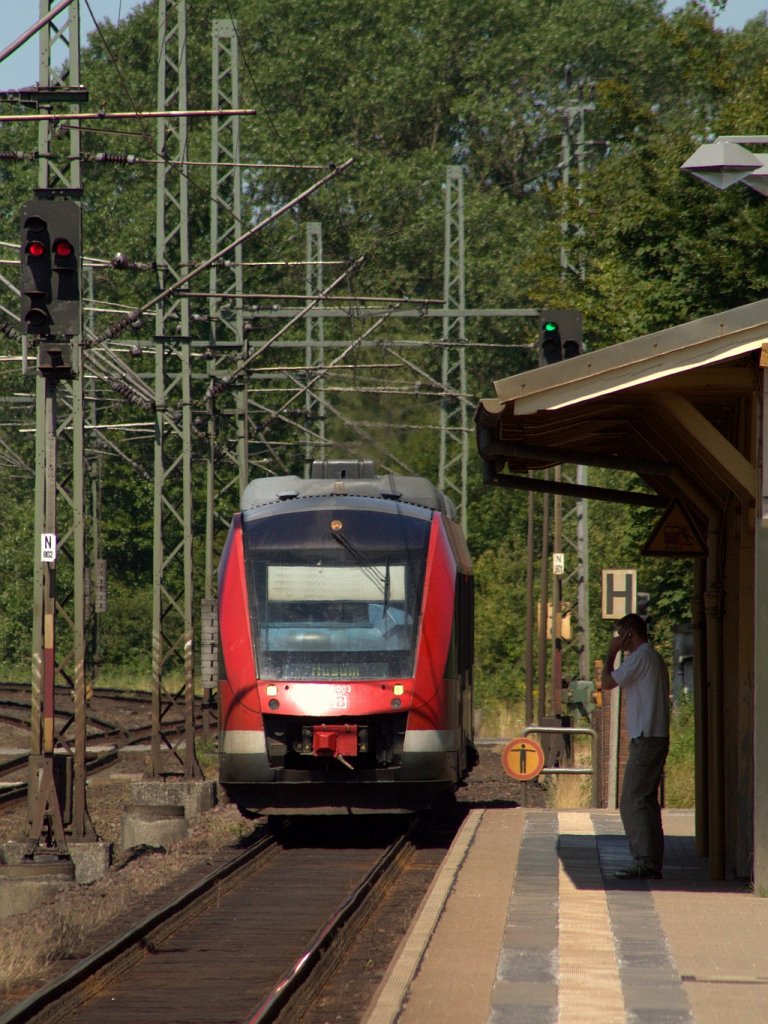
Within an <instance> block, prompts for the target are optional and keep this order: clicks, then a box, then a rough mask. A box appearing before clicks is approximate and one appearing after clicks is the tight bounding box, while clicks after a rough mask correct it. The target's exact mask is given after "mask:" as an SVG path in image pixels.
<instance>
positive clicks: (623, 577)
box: [603, 569, 637, 619]
mask: <svg viewBox="0 0 768 1024" xmlns="http://www.w3.org/2000/svg"><path fill="white" fill-rule="evenodd" d="M636 611H637V569H603V618H604V619H623V618H624V616H625V615H629V614H630V613H631V612H636Z"/></svg>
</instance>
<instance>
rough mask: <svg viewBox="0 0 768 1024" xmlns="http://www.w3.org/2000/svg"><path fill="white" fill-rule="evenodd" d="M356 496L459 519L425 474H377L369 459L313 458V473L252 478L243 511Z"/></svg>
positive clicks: (453, 508)
mask: <svg viewBox="0 0 768 1024" xmlns="http://www.w3.org/2000/svg"><path fill="white" fill-rule="evenodd" d="M340 496H345V497H346V496H353V497H361V498H378V499H381V500H382V501H393V502H403V503H405V504H408V505H418V506H420V507H421V508H428V509H432V510H433V511H435V512H442V513H443V514H444V515H446V516H447V517H448V518H449V519H454V520H455V519H456V508H455V506H454V504H453V502H452V501H451V500H450V498H447V497H446V496H445V495H444V494H443V492H442V491H440V490H438V489H437V487H435V485H434V484H432V483H430V481H429V480H427V479H426V478H425V477H421V476H400V475H399V474H397V473H382V474H380V475H378V476H377V475H375V473H374V470H373V463H372V462H369V461H368V460H357V461H333V462H332V461H328V462H313V463H312V476H311V477H310V478H309V479H307V480H305V479H302V477H299V476H271V477H264V478H262V479H259V480H251V482H250V483H249V484H248V485H247V486H246V488H245V490H244V491H243V494H242V498H241V500H240V511H241V512H247V511H248V510H249V509H253V508H258V507H260V506H263V505H271V504H277V503H283V502H289V501H291V500H293V499H296V498H329V497H340Z"/></svg>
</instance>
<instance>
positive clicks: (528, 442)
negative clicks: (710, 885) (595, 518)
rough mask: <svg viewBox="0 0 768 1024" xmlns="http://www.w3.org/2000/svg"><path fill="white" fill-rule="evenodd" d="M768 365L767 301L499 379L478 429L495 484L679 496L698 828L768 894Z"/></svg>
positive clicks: (610, 496)
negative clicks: (580, 473)
mask: <svg viewBox="0 0 768 1024" xmlns="http://www.w3.org/2000/svg"><path fill="white" fill-rule="evenodd" d="M766 367H768V300H762V301H760V302H755V303H751V304H750V305H746V306H740V307H737V308H736V309H731V310H728V311H726V312H724V313H718V314H714V315H712V316H707V317H704V318H702V319H700V320H695V321H691V322H689V323H685V324H680V325H677V326H674V327H670V328H668V329H666V330H663V331H658V332H656V333H654V334H648V335H644V336H643V337H639V338H633V339H631V340H630V341H625V342H623V343H620V344H616V345H612V346H610V347H608V348H602V349H599V350H596V351H593V352H586V353H584V354H582V355H580V356H576V357H575V358H572V359H567V360H564V361H562V362H559V363H553V364H548V365H545V366H541V367H539V368H537V369H534V370H529V371H527V372H525V373H520V374H517V375H515V376H512V377H505V378H503V379H501V380H497V381H494V390H495V395H494V397H492V398H487V399H483V400H482V401H481V402H480V404H479V406H478V408H477V411H476V415H475V422H476V432H477V433H476V436H477V449H478V453H479V455H480V457H481V459H482V461H483V470H484V480H485V482H486V483H488V484H492V485H496V486H501V487H508V488H519V489H523V490H536V491H544V492H550V493H559V494H563V495H566V496H571V497H575V498H594V499H598V500H608V501H617V502H625V503H628V504H636V505H651V506H653V505H656V506H659V507H666V506H667V505H668V504H669V503H670V502H671V501H672V500H674V501H675V502H677V503H679V504H680V505H681V506H682V507H683V508H684V509H685V511H686V514H687V515H688V516H689V517H690V519H691V521H692V522H695V523H696V524H697V525H698V526H699V527H700V532H701V535H702V536H703V537H705V538H706V552H707V553H706V556H705V557H702V558H701V559H699V562H700V565H699V567H698V569H697V571H696V572H695V573H694V577H695V580H696V584H695V589H696V592H695V593H694V594H692V621H693V623H694V645H695V647H696V645H698V650H695V654H694V663H695V664H694V668H695V671H697V673H698V683H697V691H696V692H697V700H698V706H697V709H696V714H697V731H698V740H699V744H698V750H697V823H698V824H697V832H698V835H699V840H700V848H701V852H703V853H707V854H708V855H709V857H710V866H711V871H712V875H713V877H716V878H717V877H727V876H731V875H737V876H739V877H743V876H748V875H750V874H752V875H753V877H754V881H755V885H756V889H757V887H758V884H759V885H762V886H763V887H764V889H765V891H766V893H768V758H763V757H760V758H758V759H757V761H755V759H754V751H765V750H766V749H768V471H766V450H767V449H768V427H767V426H766V422H765V419H766V417H764V415H763V413H764V410H765V408H766V401H765V395H766ZM564 464H570V465H580V466H587V467H589V466H600V467H606V468H609V469H617V470H626V471H628V472H631V473H635V474H636V475H637V477H638V478H639V479H640V481H642V484H643V485H644V486H642V487H641V488H640V491H638V489H637V487H633V488H631V489H630V488H627V489H626V490H619V489H616V490H613V489H608V488H597V487H591V486H589V485H587V484H583V483H580V484H573V483H565V482H563V481H562V480H561V479H557V478H555V479H553V476H555V477H556V476H558V475H555V474H543V473H537V472H536V471H539V470H545V469H549V468H552V467H555V466H558V465H564ZM529 474H532V475H529ZM638 554H639V552H638ZM699 621H700V625H697V622H699ZM745 808H746V811H745V810H744V809H745ZM752 811H753V812H754V815H753V814H752Z"/></svg>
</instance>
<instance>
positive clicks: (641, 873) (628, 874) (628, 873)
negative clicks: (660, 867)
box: [613, 864, 661, 879]
mask: <svg viewBox="0 0 768 1024" xmlns="http://www.w3.org/2000/svg"><path fill="white" fill-rule="evenodd" d="M613 877H614V878H625V879H626V878H629V879H631V878H661V872H660V871H657V870H656V868H647V867H645V866H644V865H643V864H633V865H632V867H631V868H622V870H621V871H614V872H613Z"/></svg>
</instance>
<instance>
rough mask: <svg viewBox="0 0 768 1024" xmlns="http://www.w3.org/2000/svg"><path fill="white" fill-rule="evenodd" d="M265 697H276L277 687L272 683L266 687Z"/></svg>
mask: <svg viewBox="0 0 768 1024" xmlns="http://www.w3.org/2000/svg"><path fill="white" fill-rule="evenodd" d="M267 696H268V697H276V696H277V687H276V686H275V685H274V683H270V685H269V686H268V687H267Z"/></svg>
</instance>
